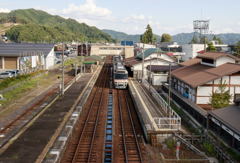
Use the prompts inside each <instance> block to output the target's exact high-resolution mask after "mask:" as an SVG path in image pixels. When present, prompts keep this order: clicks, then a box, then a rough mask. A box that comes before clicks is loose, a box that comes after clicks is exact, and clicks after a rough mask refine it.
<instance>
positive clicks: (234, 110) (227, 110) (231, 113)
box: [209, 105, 240, 135]
mask: <svg viewBox="0 0 240 163" xmlns="http://www.w3.org/2000/svg"><path fill="white" fill-rule="evenodd" d="M209 114H210V115H211V116H213V117H214V118H216V119H217V120H219V121H220V122H222V123H223V124H225V125H226V126H228V127H229V128H231V129H232V130H234V131H235V132H237V133H238V134H239V135H240V118H239V117H240V107H238V106H237V105H230V106H227V107H224V108H221V109H217V110H214V111H210V112H209Z"/></svg>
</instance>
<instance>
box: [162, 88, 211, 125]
mask: <svg viewBox="0 0 240 163" xmlns="http://www.w3.org/2000/svg"><path fill="white" fill-rule="evenodd" d="M162 91H163V92H165V93H167V92H168V88H167V87H166V86H165V84H163V85H162ZM171 98H172V99H173V100H174V101H175V102H176V103H177V104H178V105H179V106H180V107H182V109H184V110H185V111H186V112H187V113H188V114H189V115H191V116H192V117H193V118H194V119H195V120H196V121H197V122H198V123H199V124H200V125H202V126H203V127H204V128H207V114H208V113H207V112H206V111H205V110H203V109H202V108H200V107H199V106H197V105H196V104H194V103H193V102H191V101H190V100H188V99H184V98H185V97H180V95H178V92H176V91H175V90H174V89H172V90H171Z"/></svg>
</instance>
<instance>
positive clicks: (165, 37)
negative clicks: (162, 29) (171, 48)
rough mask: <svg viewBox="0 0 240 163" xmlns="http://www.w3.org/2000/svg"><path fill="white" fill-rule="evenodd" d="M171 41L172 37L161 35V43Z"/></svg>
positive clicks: (165, 34)
mask: <svg viewBox="0 0 240 163" xmlns="http://www.w3.org/2000/svg"><path fill="white" fill-rule="evenodd" d="M171 41H172V36H170V35H169V34H167V33H164V34H162V39H161V42H171Z"/></svg>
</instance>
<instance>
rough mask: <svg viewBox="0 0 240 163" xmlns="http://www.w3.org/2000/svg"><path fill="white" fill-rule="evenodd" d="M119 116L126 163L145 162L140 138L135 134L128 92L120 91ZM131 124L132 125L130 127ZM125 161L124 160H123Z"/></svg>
mask: <svg viewBox="0 0 240 163" xmlns="http://www.w3.org/2000/svg"><path fill="white" fill-rule="evenodd" d="M117 93H118V104H119V114H120V120H121V128H122V135H123V136H122V138H123V145H122V146H123V148H124V157H125V162H141V163H142V162H143V159H142V154H141V150H140V147H139V143H138V137H137V135H136V132H135V127H134V123H133V119H132V116H131V112H130V108H129V104H128V99H127V97H126V90H118V92H117ZM130 124H131V125H130ZM121 161H124V160H121Z"/></svg>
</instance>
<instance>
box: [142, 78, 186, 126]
mask: <svg viewBox="0 0 240 163" xmlns="http://www.w3.org/2000/svg"><path fill="white" fill-rule="evenodd" d="M142 83H143V85H144V86H145V87H146V88H150V92H151V94H152V96H153V98H154V99H155V100H156V101H157V102H158V103H159V104H160V106H161V107H162V109H163V110H164V112H165V113H166V115H168V117H154V118H153V119H154V122H155V123H156V125H157V127H158V129H159V130H163V129H170V130H180V129H181V117H180V116H179V115H178V114H177V113H176V112H175V111H174V110H173V109H172V108H171V106H170V107H169V108H170V110H169V108H168V104H167V102H166V101H165V100H164V99H163V98H162V97H161V96H160V95H159V94H158V92H157V91H156V90H155V89H154V88H153V87H152V86H151V85H150V86H149V83H148V82H147V81H146V80H142ZM169 114H171V115H169Z"/></svg>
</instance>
